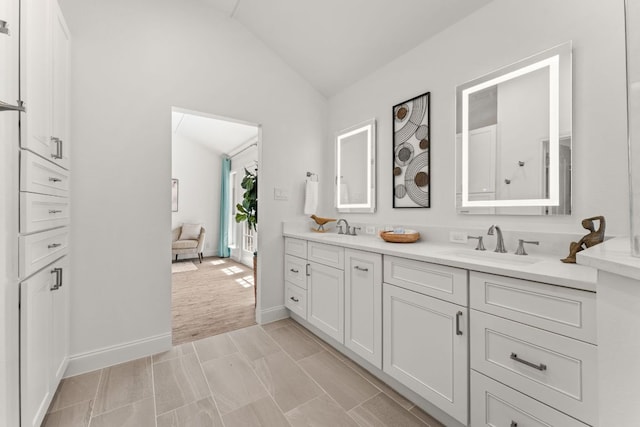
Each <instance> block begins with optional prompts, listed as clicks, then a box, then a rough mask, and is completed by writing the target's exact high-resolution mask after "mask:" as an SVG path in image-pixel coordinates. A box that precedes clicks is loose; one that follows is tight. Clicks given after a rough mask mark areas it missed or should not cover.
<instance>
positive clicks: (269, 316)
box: [256, 305, 289, 325]
mask: <svg viewBox="0 0 640 427" xmlns="http://www.w3.org/2000/svg"><path fill="white" fill-rule="evenodd" d="M288 317H289V310H288V309H287V308H286V307H285V306H284V305H279V306H277V307H271V308H267V309H266V310H262V311H257V310H256V322H257V323H258V324H260V325H264V324H265V323H271V322H275V321H276V320H281V319H286V318H288Z"/></svg>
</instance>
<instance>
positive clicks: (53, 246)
mask: <svg viewBox="0 0 640 427" xmlns="http://www.w3.org/2000/svg"><path fill="white" fill-rule="evenodd" d="M59 246H62V243H52V244H50V245H47V249H54V248H57V247H59Z"/></svg>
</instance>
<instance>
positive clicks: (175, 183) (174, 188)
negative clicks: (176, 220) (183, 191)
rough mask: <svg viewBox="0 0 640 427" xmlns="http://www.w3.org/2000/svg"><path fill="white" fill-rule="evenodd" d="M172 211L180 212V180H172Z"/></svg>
mask: <svg viewBox="0 0 640 427" xmlns="http://www.w3.org/2000/svg"><path fill="white" fill-rule="evenodd" d="M171 212H178V180H177V179H175V178H174V179H172V180H171Z"/></svg>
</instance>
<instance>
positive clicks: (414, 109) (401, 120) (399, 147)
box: [393, 92, 431, 208]
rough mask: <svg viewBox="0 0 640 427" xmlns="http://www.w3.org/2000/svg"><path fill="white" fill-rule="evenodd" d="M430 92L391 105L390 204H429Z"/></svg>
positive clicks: (405, 206)
mask: <svg viewBox="0 0 640 427" xmlns="http://www.w3.org/2000/svg"><path fill="white" fill-rule="evenodd" d="M429 101H430V92H427V93H423V94H422V95H418V96H416V97H415V98H412V99H409V100H408V101H405V102H401V103H400V104H397V105H394V106H393V207H394V208H429V207H431V170H430V160H431V157H430V153H431V147H430V145H431V126H430V123H429V121H430V116H431V112H430V102H429Z"/></svg>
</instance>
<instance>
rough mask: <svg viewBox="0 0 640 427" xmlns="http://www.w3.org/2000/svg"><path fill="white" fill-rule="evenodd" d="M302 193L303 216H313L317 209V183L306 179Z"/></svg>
mask: <svg viewBox="0 0 640 427" xmlns="http://www.w3.org/2000/svg"><path fill="white" fill-rule="evenodd" d="M304 193H305V194H304V213H305V215H311V214H315V213H316V210H317V209H318V181H311V180H310V179H308V180H307V181H306V183H305V192H304Z"/></svg>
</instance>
